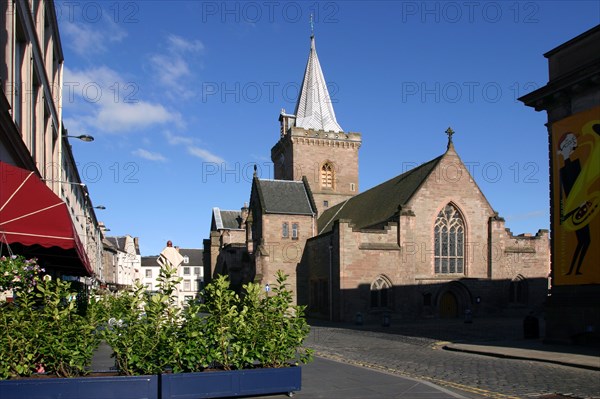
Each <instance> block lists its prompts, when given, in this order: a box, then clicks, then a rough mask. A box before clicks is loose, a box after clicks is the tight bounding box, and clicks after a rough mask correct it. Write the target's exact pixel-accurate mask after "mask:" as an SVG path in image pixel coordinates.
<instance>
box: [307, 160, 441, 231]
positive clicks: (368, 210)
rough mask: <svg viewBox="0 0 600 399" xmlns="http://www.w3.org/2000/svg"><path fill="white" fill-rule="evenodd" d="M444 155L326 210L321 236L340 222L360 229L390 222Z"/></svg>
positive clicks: (321, 226) (320, 220) (321, 225)
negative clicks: (342, 221) (344, 220)
mask: <svg viewBox="0 0 600 399" xmlns="http://www.w3.org/2000/svg"><path fill="white" fill-rule="evenodd" d="M442 156H443V155H442ZM442 156H439V157H437V158H435V159H432V160H431V161H429V162H427V163H424V164H422V165H420V166H418V167H416V168H414V169H411V170H409V171H407V172H405V173H402V174H401V175H399V176H396V177H394V178H392V179H390V180H388V181H386V182H383V183H381V184H380V185H378V186H375V187H373V188H371V189H370V190H367V191H365V192H363V193H360V194H357V195H355V196H354V197H352V198H350V199H349V200H348V201H344V202H342V203H339V204H337V205H335V206H333V207H331V208H329V209H327V210H326V211H325V212H323V214H322V215H321V216H320V217H319V220H318V227H319V234H321V233H325V232H328V231H330V230H331V229H332V227H333V224H334V222H335V221H336V220H339V219H349V220H351V222H352V223H353V224H354V225H355V227H357V228H360V229H364V228H368V227H372V226H375V225H377V224H380V223H383V222H386V221H388V220H391V219H392V218H394V217H395V216H397V215H398V207H399V206H400V205H404V204H406V203H407V202H408V200H409V199H410V198H411V197H412V196H413V194H414V193H415V192H416V191H417V190H418V189H419V187H420V186H421V184H423V182H424V181H425V179H427V177H428V176H429V174H430V173H431V171H432V170H433V169H434V168H435V166H436V165H437V164H438V162H439V161H440V159H442Z"/></svg>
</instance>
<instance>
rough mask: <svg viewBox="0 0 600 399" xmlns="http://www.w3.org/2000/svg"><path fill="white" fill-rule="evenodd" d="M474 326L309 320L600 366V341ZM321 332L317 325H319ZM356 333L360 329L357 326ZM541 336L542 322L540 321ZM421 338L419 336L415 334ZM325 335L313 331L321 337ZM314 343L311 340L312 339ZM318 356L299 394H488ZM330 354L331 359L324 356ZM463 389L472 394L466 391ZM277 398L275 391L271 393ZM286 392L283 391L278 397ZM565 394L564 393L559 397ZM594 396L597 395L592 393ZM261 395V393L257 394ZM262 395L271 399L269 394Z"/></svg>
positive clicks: (105, 352) (441, 345)
mask: <svg viewBox="0 0 600 399" xmlns="http://www.w3.org/2000/svg"><path fill="white" fill-rule="evenodd" d="M475 323H477V324H476V326H475V327H476V328H474V326H473V325H468V324H464V325H463V323H462V322H461V321H460V320H453V321H443V320H425V321H417V322H399V321H393V323H392V326H390V327H382V326H381V325H376V324H371V325H360V326H357V325H353V324H349V323H347V324H343V323H328V322H321V321H316V320H314V321H311V325H317V326H320V327H326V328H327V327H333V328H335V329H338V328H342V329H346V330H348V331H350V330H359V331H362V332H363V333H365V332H367V333H369V332H376V333H386V334H391V335H394V336H396V335H399V336H404V337H413V338H414V339H424V340H427V342H434V344H433V345H435V346H436V347H437V348H438V349H443V350H447V351H454V352H463V353H471V354H475V355H478V356H493V357H498V358H510V359H521V360H524V361H528V362H542V363H553V364H559V365H562V366H567V367H573V368H574V369H577V368H580V369H588V370H600V346H576V345H549V344H545V343H544V342H543V340H542V339H523V338H522V330H521V329H519V328H518V327H519V321H518V320H516V321H515V320H510V322H507V321H506V319H501V318H500V319H486V320H476V321H475ZM314 330H315V331H319V328H318V327H317V328H315V329H314ZM357 332H358V331H357ZM541 332H542V335H543V326H542V331H541ZM415 337H418V338H415ZM320 338H322V337H318V336H316V337H315V336H313V337H312V339H313V340H316V341H314V342H318V340H319V339H320ZM308 345H309V346H311V339H309V340H308ZM318 354H320V355H323V356H315V359H314V361H313V362H311V363H309V364H306V365H303V366H302V390H301V391H299V392H297V393H295V397H299V398H342V397H343V398H366V397H368V398H406V399H418V398H423V399H429V398H440V399H450V398H462V399H466V398H474V397H484V396H488V395H481V396H479V395H473V394H467V393H466V392H464V391H463V390H461V389H453V390H452V391H451V390H449V389H446V388H445V387H442V386H440V385H436V384H435V383H433V382H431V379H429V381H427V379H428V378H426V377H425V376H424V377H423V378H422V379H421V378H418V377H417V378H413V377H414V375H413V376H406V375H399V374H398V373H394V372H393V370H392V371H386V370H385V369H383V370H382V369H381V368H380V369H377V368H373V367H369V365H368V364H365V365H361V364H360V363H357V362H355V361H349V360H347V359H344V357H339V356H338V357H335V356H333V357H332V356H327V354H325V353H322V352H318ZM326 357H327V358H326ZM113 365H114V363H113V362H112V359H110V348H108V347H107V346H104V347H101V348H100V349H99V350H98V352H97V354H96V356H95V358H94V361H93V368H94V369H104V370H106V369H109V368H111V367H112V366H113ZM463 394H465V395H468V396H462V395H463ZM268 397H273V396H268ZM280 397H283V396H280ZM556 397H557V398H564V396H556ZM594 397H595V396H594ZM257 398H262V397H257ZM264 398H267V396H265V397H264Z"/></svg>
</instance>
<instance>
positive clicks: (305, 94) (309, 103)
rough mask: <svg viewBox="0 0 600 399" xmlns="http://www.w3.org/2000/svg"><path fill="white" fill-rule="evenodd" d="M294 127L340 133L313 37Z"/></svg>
mask: <svg viewBox="0 0 600 399" xmlns="http://www.w3.org/2000/svg"><path fill="white" fill-rule="evenodd" d="M294 113H295V114H296V126H297V127H303V128H305V129H315V130H325V131H328V130H332V131H335V132H341V131H342V128H341V127H340V125H339V124H338V123H337V120H336V119H335V112H334V111H333V103H332V101H331V99H330V97H329V91H328V90H327V83H326V82H325V77H324V76H323V71H322V70H321V64H320V63H319V57H317V50H316V48H315V37H314V35H313V36H311V37H310V53H309V54H308V62H307V63H306V70H305V71H304V79H303V80H302V87H301V88H300V95H299V96H298V102H297V103H296V110H295V112H294Z"/></svg>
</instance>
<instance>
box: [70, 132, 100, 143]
mask: <svg viewBox="0 0 600 399" xmlns="http://www.w3.org/2000/svg"><path fill="white" fill-rule="evenodd" d="M65 137H71V138H74V139H79V140H81V141H85V142H87V143H89V142H92V141H94V137H93V136H90V135H88V134H81V135H79V136H69V135H66V136H65Z"/></svg>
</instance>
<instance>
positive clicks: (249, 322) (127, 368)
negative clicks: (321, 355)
mask: <svg viewBox="0 0 600 399" xmlns="http://www.w3.org/2000/svg"><path fill="white" fill-rule="evenodd" d="M286 278H287V276H286V275H284V274H283V273H281V272H279V273H278V275H277V284H275V286H274V288H273V290H272V292H271V295H269V293H262V292H261V289H260V287H259V285H258V284H248V285H246V286H244V290H245V293H244V295H243V296H239V295H238V294H236V293H235V292H234V291H232V290H230V289H229V281H228V280H227V278H226V277H224V276H221V277H218V278H216V279H215V280H214V281H213V282H212V283H211V284H209V285H208V286H207V287H206V288H205V290H204V295H203V296H204V302H203V303H198V302H191V303H189V304H188V306H187V307H186V308H184V309H183V310H180V309H179V308H177V307H176V306H174V303H175V300H174V296H173V293H174V291H175V287H176V284H177V283H178V282H179V280H180V278H178V277H176V269H174V268H172V267H169V266H168V267H163V268H161V272H160V275H159V279H158V281H159V292H158V293H156V294H152V295H150V294H148V293H146V292H145V291H144V288H143V287H141V286H137V287H136V289H135V290H134V291H133V292H130V293H124V294H123V295H120V296H117V297H110V298H108V299H107V300H105V301H101V302H100V303H101V307H103V308H104V310H102V311H101V312H104V314H109V313H110V312H113V313H114V314H115V315H116V316H115V318H114V322H113V323H112V326H110V327H108V328H106V329H104V331H103V333H102V336H103V337H104V339H105V340H106V342H107V343H108V344H109V345H110V346H111V347H112V348H113V351H114V354H113V356H114V357H115V359H116V364H117V366H118V368H119V370H120V372H121V373H122V374H124V375H140V374H153V373H161V372H164V371H167V370H168V371H170V372H173V373H180V372H197V371H203V370H206V369H217V370H239V369H247V368H256V367H286V366H289V365H290V362H292V363H293V364H298V363H299V362H300V363H305V362H307V361H309V360H310V359H311V356H312V353H311V352H310V351H309V350H308V349H303V348H302V344H303V341H304V339H305V338H306V336H307V335H308V332H309V326H308V324H307V323H306V321H305V319H304V317H303V316H304V308H303V307H301V306H294V305H292V294H291V292H290V291H289V290H288V288H287V285H286V284H285V281H286Z"/></svg>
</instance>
